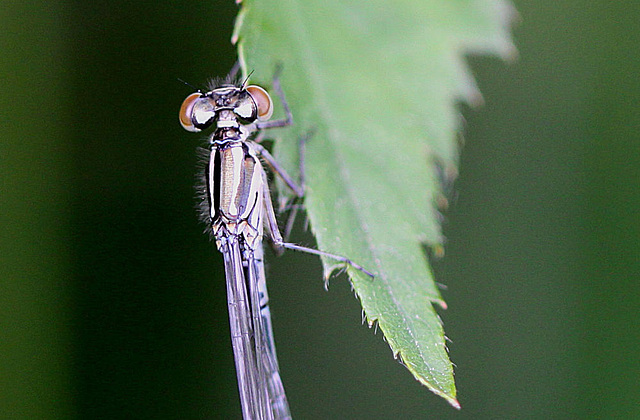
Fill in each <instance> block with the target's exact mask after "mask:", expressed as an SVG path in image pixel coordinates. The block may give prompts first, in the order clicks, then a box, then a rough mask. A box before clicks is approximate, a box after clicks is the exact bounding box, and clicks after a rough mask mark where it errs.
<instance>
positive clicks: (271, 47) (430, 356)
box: [234, 0, 514, 407]
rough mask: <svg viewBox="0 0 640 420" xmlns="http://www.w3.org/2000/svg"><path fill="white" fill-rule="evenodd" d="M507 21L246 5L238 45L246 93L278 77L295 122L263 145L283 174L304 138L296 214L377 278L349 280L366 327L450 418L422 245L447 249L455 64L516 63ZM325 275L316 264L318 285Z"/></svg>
mask: <svg viewBox="0 0 640 420" xmlns="http://www.w3.org/2000/svg"><path fill="white" fill-rule="evenodd" d="M512 16H513V10H512V9H511V7H510V5H509V4H508V3H506V2H504V1H500V0H426V1H425V0H394V1H393V2H389V1H383V0H366V1H354V0H352V1H348V0H347V1H345V0H322V1H317V0H299V1H296V0H270V1H267V0H265V1H259V0H246V1H245V2H244V3H243V5H242V9H241V10H240V13H239V15H238V19H237V22H236V29H235V33H234V41H237V43H238V48H239V56H240V61H241V64H242V68H243V71H244V73H245V75H246V74H247V73H248V72H251V71H253V72H254V73H253V76H252V82H258V83H261V84H263V85H269V84H270V79H271V75H272V74H273V72H274V69H275V68H276V66H277V65H278V64H282V66H283V72H282V75H281V83H282V86H283V89H284V91H285V93H286V97H287V100H288V102H289V104H290V106H291V108H292V111H293V114H294V119H295V124H294V126H293V127H288V128H286V129H282V130H280V129H278V130H270V134H274V133H272V131H277V132H276V133H275V137H276V138H277V139H278V140H277V143H276V145H275V147H276V152H277V153H276V155H277V158H278V160H279V161H280V162H281V163H282V164H283V166H284V167H285V168H286V169H287V171H288V172H289V173H296V168H297V167H298V161H297V155H298V151H297V150H298V139H299V138H300V136H303V135H305V134H307V133H309V132H313V135H312V136H310V137H309V140H308V141H307V143H306V153H305V178H306V192H305V207H306V209H307V214H308V217H309V220H310V222H311V228H312V231H313V233H314V235H315V236H316V239H317V242H318V247H319V249H321V250H324V251H327V252H331V253H335V254H338V255H344V256H347V257H348V258H350V259H352V260H353V261H356V262H357V263H359V264H361V265H362V266H364V267H365V268H367V269H369V270H370V271H373V272H374V273H375V278H374V279H373V280H372V279H370V278H369V277H368V276H366V275H364V274H363V273H361V272H359V271H358V270H355V269H353V268H348V273H349V276H350V278H351V281H352V283H353V285H354V288H355V291H356V293H357V295H358V297H359V298H360V301H361V303H362V306H363V308H364V310H365V313H366V316H367V321H368V322H369V325H372V324H373V323H374V322H377V323H378V324H379V326H380V329H381V330H382V331H383V333H384V335H385V338H386V340H387V341H388V343H389V345H390V346H391V349H392V351H393V353H394V355H397V356H399V357H400V358H401V360H402V361H403V363H404V364H405V365H406V367H407V368H408V369H409V370H410V371H411V373H412V374H413V375H414V376H415V377H416V379H418V380H419V381H420V382H421V383H423V384H424V385H426V386H427V387H429V389H430V390H432V391H433V392H434V393H436V394H438V395H440V396H442V397H444V398H445V399H446V400H448V401H449V403H450V404H452V405H453V406H455V407H459V404H458V401H457V399H456V389H455V383H454V378H453V368H452V365H451V362H450V360H449V357H448V353H447V349H446V345H445V336H444V331H443V327H442V323H441V321H440V319H439V317H438V315H437V313H436V311H435V309H434V307H433V305H432V304H433V303H436V304H438V305H439V306H441V307H443V308H444V307H446V305H445V303H444V301H443V300H442V297H441V296H440V293H439V291H438V289H437V287H436V285H435V282H434V278H433V274H432V272H431V270H430V267H429V264H428V261H427V258H426V255H425V245H426V246H427V247H432V248H435V249H441V245H442V242H443V238H442V234H441V229H440V224H439V219H440V217H439V213H438V210H437V207H436V203H437V201H438V199H442V189H443V181H444V182H447V183H448V182H451V181H452V178H453V177H454V176H455V174H456V173H457V171H456V165H457V159H458V153H459V140H458V138H459V133H458V131H459V128H460V116H459V112H458V111H457V109H456V105H457V103H458V102H460V101H467V102H470V103H474V102H478V101H479V99H480V94H479V92H478V91H477V88H476V86H475V84H474V81H473V78H472V76H471V75H470V73H469V70H468V68H467V66H466V64H465V62H464V55H465V54H467V53H492V54H497V55H500V56H502V57H508V56H509V55H510V54H513V52H514V48H513V45H512V44H511V41H510V38H509V21H510V19H511V17H512ZM274 101H275V102H278V101H277V99H276V98H274ZM280 115H282V112H280ZM276 116H277V115H276ZM335 264H336V261H333V260H331V259H328V258H323V265H324V268H325V275H328V274H329V273H330V272H331V271H332V270H333V269H334V268H335Z"/></svg>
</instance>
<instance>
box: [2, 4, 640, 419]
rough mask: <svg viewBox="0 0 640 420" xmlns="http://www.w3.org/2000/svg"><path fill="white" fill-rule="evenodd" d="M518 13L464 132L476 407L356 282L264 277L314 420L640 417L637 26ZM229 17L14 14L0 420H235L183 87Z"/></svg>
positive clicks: (618, 7) (460, 346) (458, 318)
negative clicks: (371, 318)
mask: <svg viewBox="0 0 640 420" xmlns="http://www.w3.org/2000/svg"><path fill="white" fill-rule="evenodd" d="M516 6H517V7H518V9H519V11H520V14H521V18H522V23H521V24H520V25H519V26H517V27H516V28H515V39H516V43H517V45H518V48H519V52H520V58H519V60H517V61H516V62H514V63H511V64H505V63H502V62H500V61H498V60H497V59H493V58H472V59H471V62H472V67H473V69H474V73H475V74H476V76H477V79H478V83H479V85H480V87H481V89H482V91H483V93H484V98H485V100H486V104H485V106H484V107H481V108H478V109H473V110H472V109H464V115H465V117H466V118H467V122H468V123H467V126H466V134H465V138H466V146H465V149H464V154H463V156H462V161H461V177H460V179H459V181H458V182H457V183H456V187H455V193H456V197H457V198H456V199H455V200H454V203H453V205H452V208H451V210H450V211H449V212H448V214H447V220H446V222H445V232H446V235H447V237H448V239H449V242H448V244H447V248H446V250H447V256H446V258H444V259H443V260H441V261H438V262H437V263H436V271H437V273H438V276H439V280H440V281H441V282H442V283H444V284H446V285H447V286H448V290H446V291H444V297H445V299H446V300H447V302H448V304H449V310H447V311H444V312H442V313H441V315H442V317H443V319H444V321H445V326H446V331H447V334H448V336H449V337H451V339H452V341H453V342H452V343H451V344H450V346H449V347H450V349H451V357H452V359H453V360H454V362H455V363H456V364H457V369H456V379H457V383H458V387H459V399H460V402H461V404H462V406H463V409H462V410H461V411H460V412H458V411H455V410H453V409H451V408H450V407H448V406H447V405H446V403H445V402H444V401H442V400H440V399H439V398H437V397H435V396H434V395H432V394H431V393H429V392H428V391H427V390H426V388H423V387H421V386H420V385H419V384H418V383H417V382H416V381H414V380H413V379H412V378H411V376H410V374H409V373H408V372H407V371H406V370H405V369H404V368H403V367H402V366H400V364H398V363H397V362H395V361H394V360H393V358H392V355H391V352H390V351H389V349H388V347H387V345H386V344H385V343H384V342H383V340H382V337H381V334H377V335H374V334H373V331H372V330H369V329H367V328H366V327H364V326H361V324H360V322H361V314H360V309H359V305H358V302H357V301H356V299H354V298H353V294H352V293H351V292H350V290H349V286H348V282H347V281H346V279H344V278H339V279H336V280H334V281H333V283H332V286H331V289H330V292H329V293H327V292H325V291H324V290H323V288H322V281H321V268H320V264H319V262H318V261H317V260H316V259H315V258H313V257H310V256H305V255H298V254H295V255H285V256H283V257H282V258H280V259H274V258H270V261H272V263H271V264H270V267H269V273H268V275H269V277H270V291H271V298H272V311H273V317H274V323H275V331H276V339H277V342H278V352H279V357H280V363H281V370H282V375H283V377H284V380H285V385H286V388H287V391H288V395H289V398H290V403H291V407H292V411H293V414H294V416H295V418H298V419H329V418H330V419H364V418H368V419H390V418H469V419H482V418H486V419H499V418H519V419H520V418H532V419H540V418H547V419H548V418H559V419H564V418H638V417H640V385H639V384H640V381H639V380H638V377H640V358H639V357H638V356H639V352H638V345H639V344H640V341H639V338H640V337H639V336H640V328H639V327H640V326H639V325H638V324H639V323H638V321H637V320H638V315H637V312H638V308H639V307H640V293H639V292H640V290H639V289H640V284H639V282H638V280H639V274H640V270H639V265H640V251H639V249H640V248H639V240H638V237H639V234H640V217H639V216H638V208H639V207H640V171H639V168H640V142H639V135H638V132H639V130H640V112H638V111H639V109H640V107H639V106H638V103H639V102H640V83H639V81H638V74H640V54H638V50H639V48H638V45H640V32H638V30H637V28H638V22H640V4H639V3H638V2H637V1H619V2H611V1H590V2H584V1H568V0H564V1H562V0H561V1H538V2H526V1H517V2H516ZM235 12H236V8H235V6H234V5H233V3H232V2H231V1H225V2H222V1H202V2H154V3H153V4H152V5H151V4H145V3H143V2H131V1H115V0H114V1H108V2H79V1H78V2H51V1H23V2H6V4H4V6H3V8H2V10H1V11H0V24H1V28H2V29H0V57H1V58H0V88H1V91H0V101H1V102H0V103H1V107H0V109H1V111H0V114H1V115H2V123H1V124H0V133H1V135H0V170H1V171H2V173H1V187H0V206H1V210H2V211H1V212H0V215H1V216H2V220H1V223H2V230H1V232H2V234H1V236H0V246H1V248H0V287H1V289H0V350H1V353H0V418H2V419H4V418H7V419H54V418H55V419H67V418H74V417H75V418H82V419H102V418H104V419H177V418H180V419H208V418H239V404H238V399H237V393H236V389H235V373H234V367H233V361H232V358H231V348H230V342H229V333H228V326H227V315H226V297H225V286H224V280H223V277H222V266H221V261H220V256H219V255H218V254H217V252H216V251H215V247H214V245H213V244H211V243H209V242H208V240H207V238H206V237H205V236H204V235H202V234H201V230H202V227H201V226H200V225H198V224H197V222H196V217H195V212H194V210H193V202H194V200H193V185H192V184H193V178H194V177H193V172H194V167H195V163H196V155H195V153H194V148H195V146H196V144H197V143H198V141H197V139H196V137H197V136H194V135H191V134H189V133H186V132H184V131H183V130H182V129H181V127H180V126H179V124H178V120H177V110H178V107H179V105H180V102H181V101H182V99H183V98H184V97H185V96H186V95H187V94H188V93H190V88H189V87H186V86H184V85H182V84H181V83H179V82H177V81H176V79H177V78H178V77H180V78H182V79H185V80H188V81H190V82H192V83H194V84H199V83H201V82H203V81H205V79H206V78H207V77H209V76H215V75H224V74H225V73H226V71H227V70H228V69H229V68H230V66H231V65H232V64H233V62H234V56H235V55H234V54H235V53H234V49H233V48H232V46H231V45H230V43H229V41H228V40H229V38H230V35H231V31H232V26H233V18H234V15H235ZM296 238H297V239H299V240H302V241H303V242H304V241H308V240H309V239H308V238H307V237H304V234H301V233H298V234H297V235H296Z"/></svg>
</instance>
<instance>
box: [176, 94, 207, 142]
mask: <svg viewBox="0 0 640 420" xmlns="http://www.w3.org/2000/svg"><path fill="white" fill-rule="evenodd" d="M201 96H202V95H201V94H200V93H199V92H196V93H192V94H191V95H189V96H187V99H185V100H184V102H182V106H181V107H180V115H179V118H180V124H181V125H182V127H183V128H184V129H185V130H187V131H191V132H192V133H197V132H198V131H200V129H199V128H198V127H196V126H195V125H194V124H193V104H194V103H195V102H196V101H197V100H198V99H200V97H201Z"/></svg>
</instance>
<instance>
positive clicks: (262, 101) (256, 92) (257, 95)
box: [247, 85, 273, 121]
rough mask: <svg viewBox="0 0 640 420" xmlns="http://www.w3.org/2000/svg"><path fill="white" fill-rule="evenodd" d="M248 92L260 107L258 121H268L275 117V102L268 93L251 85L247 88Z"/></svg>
mask: <svg viewBox="0 0 640 420" xmlns="http://www.w3.org/2000/svg"><path fill="white" fill-rule="evenodd" d="M247 92H249V94H250V95H251V97H252V98H253V100H254V101H255V103H256V105H257V106H258V119H259V120H260V121H266V120H268V119H269V118H271V115H273V101H272V100H271V96H269V94H268V93H267V91H266V90H264V89H262V88H261V87H260V86H256V85H251V86H247Z"/></svg>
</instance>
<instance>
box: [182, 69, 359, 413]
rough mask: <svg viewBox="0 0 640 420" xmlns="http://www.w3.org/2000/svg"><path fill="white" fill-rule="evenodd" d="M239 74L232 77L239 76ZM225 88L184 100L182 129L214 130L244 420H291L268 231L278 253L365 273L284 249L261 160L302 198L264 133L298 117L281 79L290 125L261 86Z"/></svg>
mask: <svg viewBox="0 0 640 420" xmlns="http://www.w3.org/2000/svg"><path fill="white" fill-rule="evenodd" d="M232 73H233V71H232ZM233 78H234V76H229V77H228V78H227V80H226V82H225V83H221V84H216V85H214V86H211V87H210V90H209V91H208V92H202V91H198V92H196V93H193V94H191V95H189V96H188V97H187V99H185V101H184V102H183V104H182V107H181V108H180V123H181V124H182V126H183V127H184V128H185V129H186V130H188V131H193V132H198V131H201V130H204V129H206V128H208V127H210V126H213V127H214V131H213V134H211V135H210V137H209V142H208V149H207V150H206V155H207V164H206V167H205V173H204V185H205V186H204V191H203V197H202V198H203V204H204V211H203V219H204V220H205V222H206V223H207V226H208V227H209V228H210V230H211V232H212V234H213V236H214V237H215V240H216V245H217V247H218V250H219V251H220V252H222V254H223V256H224V263H225V272H226V279H227V300H228V306H229V320H230V324H231V338H232V345H233V353H234V358H235V363H236V373H237V377H238V388H239V391H240V402H241V405H242V413H243V416H244V418H245V420H249V419H251V420H263V419H275V420H279V419H290V418H291V414H290V412H289V405H288V403H287V398H286V395H285V392H284V387H283V385H282V380H281V379H280V373H279V371H278V361H277V358H276V352H275V346H274V339H273V332H272V329H271V317H270V314H269V307H268V301H269V298H268V295H267V287H266V280H265V273H264V265H263V249H262V237H263V230H264V228H266V230H267V233H268V235H269V237H270V238H271V242H272V244H273V246H274V248H275V249H276V250H280V251H282V250H284V249H285V248H288V249H294V250H298V251H304V252H308V253H312V254H316V255H323V256H326V257H330V258H333V259H335V260H337V261H339V262H342V263H344V264H348V265H351V266H352V267H354V268H356V269H358V270H362V271H363V272H365V273H367V274H369V275H371V274H370V273H369V272H368V271H366V270H364V269H363V268H362V267H361V266H359V265H357V264H355V263H353V262H352V261H350V260H349V259H347V258H344V257H340V256H337V255H333V254H328V253H325V252H322V251H318V250H315V249H312V248H306V247H302V246H299V245H296V244H292V243H288V242H285V241H284V240H283V238H282V235H281V234H280V231H279V229H278V223H277V220H276V216H275V212H274V209H273V204H272V202H271V196H270V194H269V186H268V181H267V176H266V173H265V171H264V168H263V166H262V163H261V160H260V158H262V159H264V161H265V162H266V163H267V164H268V165H269V166H270V167H271V168H272V169H273V170H274V172H275V173H276V174H277V175H279V176H280V177H281V178H282V179H283V181H284V182H285V183H286V184H287V185H288V186H289V187H290V188H291V189H292V190H293V191H294V192H295V194H296V195H297V196H299V197H301V196H302V195H303V188H302V187H301V186H299V185H297V184H296V182H294V181H293V179H292V178H291V177H290V176H288V175H287V174H286V173H285V172H284V171H283V170H282V168H280V166H279V165H278V164H277V163H276V161H275V159H274V158H273V157H272V156H271V154H270V153H269V152H268V151H267V150H266V149H265V148H264V147H263V146H262V145H261V144H260V140H261V136H260V135H259V133H260V130H262V129H267V128H272V127H284V126H287V125H290V124H291V123H292V120H293V118H292V115H291V111H290V110H289V107H288V105H287V102H286V100H285V98H284V94H283V92H282V89H281V87H280V83H279V79H278V77H277V76H276V77H274V81H273V86H274V88H275V90H276V92H277V93H278V95H279V97H280V99H281V101H282V105H283V109H284V111H285V114H286V117H285V118H283V119H279V120H273V121H268V120H269V118H270V117H271V115H272V113H273V108H274V107H273V102H272V100H271V97H270V96H269V94H268V93H267V91H266V90H264V89H263V88H261V87H260V86H256V85H250V86H247V85H246V83H247V81H246V80H245V81H244V82H242V83H232V79H233Z"/></svg>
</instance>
